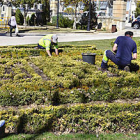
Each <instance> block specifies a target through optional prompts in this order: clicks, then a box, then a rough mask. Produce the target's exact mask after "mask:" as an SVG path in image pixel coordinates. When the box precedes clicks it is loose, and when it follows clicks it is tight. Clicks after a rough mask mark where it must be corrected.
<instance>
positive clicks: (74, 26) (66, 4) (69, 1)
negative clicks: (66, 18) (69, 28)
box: [63, 0, 87, 29]
mask: <svg viewBox="0 0 140 140" xmlns="http://www.w3.org/2000/svg"><path fill="white" fill-rule="evenodd" d="M63 1H64V3H65V6H68V5H69V4H72V5H74V11H75V15H74V22H73V29H76V15H77V7H78V4H79V2H81V0H72V1H71V0H63ZM86 1H87V0H83V2H86Z"/></svg>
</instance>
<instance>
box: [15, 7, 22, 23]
mask: <svg viewBox="0 0 140 140" xmlns="http://www.w3.org/2000/svg"><path fill="white" fill-rule="evenodd" d="M15 17H16V22H17V24H18V25H23V23H24V17H23V15H22V13H21V11H20V10H19V9H17V10H16V16H15Z"/></svg>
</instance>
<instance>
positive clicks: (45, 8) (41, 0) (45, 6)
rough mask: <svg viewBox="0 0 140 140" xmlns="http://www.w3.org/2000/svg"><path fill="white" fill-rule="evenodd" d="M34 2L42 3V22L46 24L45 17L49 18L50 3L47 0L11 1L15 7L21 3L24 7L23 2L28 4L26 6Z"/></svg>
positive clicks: (31, 5)
mask: <svg viewBox="0 0 140 140" xmlns="http://www.w3.org/2000/svg"><path fill="white" fill-rule="evenodd" d="M34 3H36V4H39V3H41V4H42V5H43V7H42V8H43V12H42V13H43V23H44V24H46V19H47V20H48V21H49V20H50V3H49V0H15V1H12V4H13V5H14V6H15V7H19V6H20V5H23V8H24V9H25V4H28V7H33V5H34ZM24 12H25V11H24ZM24 19H25V22H26V14H25V15H24Z"/></svg>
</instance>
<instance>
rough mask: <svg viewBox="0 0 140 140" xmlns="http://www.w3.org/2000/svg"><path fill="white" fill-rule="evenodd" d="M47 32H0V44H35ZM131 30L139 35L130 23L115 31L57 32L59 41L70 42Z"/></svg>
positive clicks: (122, 33) (118, 34)
mask: <svg viewBox="0 0 140 140" xmlns="http://www.w3.org/2000/svg"><path fill="white" fill-rule="evenodd" d="M54 30H55V29H54ZM54 30H53V32H48V31H47V30H46V31H45V32H34V33H19V35H20V36H21V37H16V36H14V33H13V37H9V33H7V34H6V33H1V34H0V40H1V41H0V46H7V45H24V44H37V43H38V40H39V39H40V38H41V37H42V36H44V35H46V34H49V33H55V32H54ZM128 30H129V31H133V32H134V37H140V29H133V28H132V27H131V26H130V24H127V25H126V27H125V29H124V30H122V31H118V32H115V33H101V32H100V33H99V32H95V31H93V30H91V31H82V32H81V31H73V32H70V33H69V32H57V33H56V34H57V35H58V40H59V42H71V41H86V40H100V39H113V38H116V37H117V36H120V35H124V33H125V32H126V31H128Z"/></svg>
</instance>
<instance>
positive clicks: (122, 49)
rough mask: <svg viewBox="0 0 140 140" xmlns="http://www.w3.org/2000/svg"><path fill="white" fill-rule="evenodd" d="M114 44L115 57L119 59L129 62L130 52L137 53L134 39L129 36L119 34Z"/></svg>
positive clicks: (130, 58)
mask: <svg viewBox="0 0 140 140" xmlns="http://www.w3.org/2000/svg"><path fill="white" fill-rule="evenodd" d="M114 44H117V53H116V58H118V59H119V60H120V61H124V62H127V63H130V62H131V60H132V52H133V53H137V45H136V43H135V41H134V40H132V38H131V37H129V36H119V37H117V39H116V40H115V42H114Z"/></svg>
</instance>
